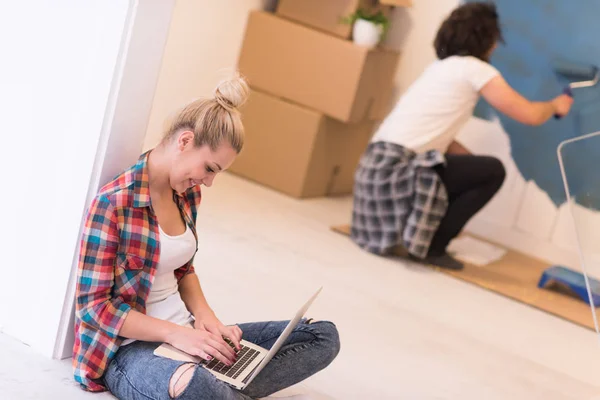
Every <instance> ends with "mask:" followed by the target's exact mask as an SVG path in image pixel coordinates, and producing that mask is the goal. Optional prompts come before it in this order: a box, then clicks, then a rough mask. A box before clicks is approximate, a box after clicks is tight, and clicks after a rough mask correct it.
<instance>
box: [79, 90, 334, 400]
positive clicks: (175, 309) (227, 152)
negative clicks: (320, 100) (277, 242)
mask: <svg viewBox="0 0 600 400" xmlns="http://www.w3.org/2000/svg"><path fill="white" fill-rule="evenodd" d="M247 94H248V87H247V85H246V83H245V82H244V80H242V79H241V78H236V79H233V80H231V81H225V82H223V83H222V84H220V85H219V86H218V88H217V89H216V92H215V97H214V98H211V99H201V100H197V101H194V102H192V103H190V104H188V105H187V106H186V107H184V108H183V109H182V110H181V111H180V112H179V113H178V115H177V116H176V117H175V118H174V121H173V123H172V124H171V126H170V128H169V129H168V131H167V132H166V133H165V136H164V138H163V140H162V142H161V143H160V144H159V145H158V146H157V147H156V148H155V149H153V150H151V151H149V152H147V153H144V154H142V155H141V157H140V158H139V160H138V161H137V163H136V164H135V165H133V166H131V168H129V169H128V170H126V171H125V172H123V173H122V174H121V175H119V176H118V177H117V178H115V179H114V180H113V181H112V182H109V183H108V184H106V185H105V186H104V187H103V188H102V189H101V190H100V192H99V193H98V195H97V196H96V198H95V199H94V200H93V202H92V204H91V207H90V209H89V211H88V214H87V220H86V223H85V229H84V232H83V238H82V245H81V254H80V259H79V268H78V276H77V289H76V298H77V299H76V300H77V301H76V308H77V313H76V324H75V346H74V351H73V353H74V354H73V366H74V374H75V380H76V381H77V382H79V383H80V384H81V386H82V387H83V388H84V389H87V390H90V391H103V390H106V389H108V390H110V391H111V392H112V393H113V394H114V395H115V396H116V397H118V398H119V399H122V400H142V399H144V400H146V399H173V398H177V399H180V400H186V399H193V400H201V399H238V400H242V399H251V398H257V397H264V396H267V395H269V394H271V393H274V392H277V391H279V390H281V389H283V388H286V387H288V386H291V385H293V384H295V383H297V382H300V381H302V380H304V379H306V378H308V377H309V376H311V375H313V374H314V373H316V372H317V371H319V370H321V369H323V368H325V367H326V366H327V365H329V363H331V361H333V359H334V358H335V357H336V355H337V354H338V351H339V346H340V344H339V337H338V332H337V329H336V327H335V325H334V324H332V323H331V322H310V321H308V320H302V321H301V322H300V323H299V324H298V325H297V326H296V328H294V330H293V331H292V333H291V334H290V336H289V337H288V339H287V341H286V342H285V343H284V345H283V347H281V349H280V350H279V351H278V352H277V354H276V355H275V357H274V358H273V359H272V360H271V361H270V362H269V363H268V364H267V365H266V366H265V368H264V369H263V370H262V371H261V372H260V373H259V374H258V375H257V377H256V379H254V380H253V381H252V382H251V383H250V384H249V385H248V387H246V388H245V389H244V390H243V391H237V390H235V389H233V388H232V387H230V386H228V385H227V384H226V383H224V382H223V381H221V380H217V379H216V378H215V377H214V376H213V375H212V373H211V372H210V371H208V370H207V369H205V368H203V367H201V366H200V365H198V364H195V363H186V362H183V361H175V360H172V359H170V358H163V357H158V356H155V355H154V354H153V352H154V350H155V349H156V348H157V347H158V346H160V345H161V344H162V343H168V344H170V345H172V346H174V347H175V348H177V349H179V350H181V351H183V352H186V353H188V354H191V355H194V356H197V357H200V358H202V359H205V360H209V361H210V360H212V359H216V360H219V361H220V362H222V363H223V364H225V365H227V366H231V365H232V363H233V362H235V361H236V358H237V355H236V351H235V350H234V349H233V348H232V347H230V345H229V344H228V343H227V342H226V341H225V340H224V338H225V339H228V341H229V342H232V343H233V344H234V346H235V348H237V349H238V350H239V348H240V347H239V342H240V340H241V339H244V340H247V341H249V342H252V343H255V344H257V345H259V346H261V347H263V348H266V349H269V348H271V346H273V344H274V343H275V340H276V339H277V338H278V337H279V336H280V335H281V333H282V332H283V330H284V329H285V327H286V325H287V323H288V321H277V322H253V323H247V324H241V325H233V326H225V325H224V324H223V323H222V322H221V321H220V320H219V318H217V316H216V315H215V313H214V312H213V310H212V309H211V308H210V306H209V305H208V302H207V300H206V299H205V297H204V294H203V292H202V288H201V286H200V281H199V280H198V276H197V275H196V273H195V272H194V267H193V265H192V261H193V260H194V258H195V260H196V262H198V261H199V263H200V265H203V264H204V263H203V262H202V254H198V255H196V250H197V247H198V237H197V234H196V228H197V227H196V215H197V209H198V207H199V205H200V187H201V186H202V185H204V186H207V187H210V186H211V185H212V183H213V180H214V179H215V176H216V175H217V174H218V173H219V172H221V171H224V170H226V169H227V168H228V167H229V166H230V165H231V164H232V163H233V161H234V159H235V157H236V156H237V154H238V153H239V152H240V151H241V149H242V145H243V142H244V130H243V126H242V121H241V117H240V113H239V111H238V110H237V108H238V106H239V105H241V104H242V103H243V102H244V101H245V99H246V96H247ZM240 201H243V200H240ZM224 295H227V296H235V293H224ZM239 300H240V304H242V303H243V300H244V299H239Z"/></svg>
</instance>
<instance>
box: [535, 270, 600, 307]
mask: <svg viewBox="0 0 600 400" xmlns="http://www.w3.org/2000/svg"><path fill="white" fill-rule="evenodd" d="M589 282H590V292H591V299H590V298H589V296H588V291H587V288H586V286H585V277H584V276H583V274H582V273H581V272H577V271H573V270H572V269H569V268H566V267H562V266H558V265H555V266H553V267H550V268H546V269H545V270H544V272H543V273H542V276H541V278H540V281H539V282H538V287H539V288H548V287H551V286H556V285H558V286H560V287H562V288H565V289H567V290H568V291H569V292H571V293H573V294H574V295H576V296H577V297H578V298H580V299H581V300H582V301H585V302H586V303H591V304H593V305H594V307H598V306H600V282H599V281H597V280H596V279H594V278H589Z"/></svg>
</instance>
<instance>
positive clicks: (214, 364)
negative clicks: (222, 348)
mask: <svg viewBox="0 0 600 400" xmlns="http://www.w3.org/2000/svg"><path fill="white" fill-rule="evenodd" d="M240 346H241V350H240V351H239V352H238V353H237V356H238V360H237V361H236V363H235V364H233V365H232V366H231V367H228V366H227V365H225V364H223V363H222V362H220V361H219V360H217V359H213V360H212V361H211V362H209V363H208V364H205V365H204V368H208V369H210V370H211V371H215V372H217V373H219V374H223V375H225V376H227V377H229V378H232V379H235V378H237V377H238V376H240V374H241V373H242V372H244V370H245V369H246V368H247V367H248V365H250V363H251V362H252V361H254V359H255V358H256V357H258V355H259V354H260V352H258V351H256V350H254V349H251V348H250V347H246V346H244V345H243V344H240Z"/></svg>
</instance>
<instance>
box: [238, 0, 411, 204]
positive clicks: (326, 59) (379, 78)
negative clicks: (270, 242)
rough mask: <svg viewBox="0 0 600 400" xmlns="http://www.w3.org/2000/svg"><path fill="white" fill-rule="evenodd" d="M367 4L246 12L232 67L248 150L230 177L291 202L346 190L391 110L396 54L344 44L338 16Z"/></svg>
mask: <svg viewBox="0 0 600 400" xmlns="http://www.w3.org/2000/svg"><path fill="white" fill-rule="evenodd" d="M373 3H374V1H373V0H371V1H367V0H280V2H279V5H278V9H277V13H276V14H272V13H267V12H261V11H256V12H253V13H251V14H250V16H249V20H248V25H247V28H246V35H245V38H244V43H243V46H242V50H241V54H240V58H239V69H240V71H241V73H242V74H243V75H244V76H246V78H247V79H248V81H249V82H250V85H251V87H252V93H251V95H250V99H249V101H248V103H247V104H246V105H245V106H244V108H243V109H242V115H243V120H244V126H245V128H246V144H245V147H244V150H243V152H242V154H240V156H239V157H238V159H237V160H236V162H235V163H234V164H233V166H232V167H231V171H232V172H234V173H236V174H238V175H241V176H244V177H246V178H249V179H251V180H254V181H256V182H259V183H261V184H264V185H266V186H269V187H271V188H274V189H276V190H279V191H281V192H283V193H286V194H289V195H291V196H294V197H316V196H326V195H338V194H348V193H351V192H352V184H353V175H354V171H355V169H356V166H357V164H358V161H359V159H360V156H361V154H362V153H363V152H364V150H365V149H366V147H367V145H368V142H369V140H370V138H371V136H372V134H373V129H374V126H375V122H376V121H378V120H381V119H382V118H383V117H385V115H386V113H387V112H388V110H389V108H390V100H391V93H392V89H393V80H394V75H395V70H396V65H397V63H398V57H399V55H398V53H397V52H394V51H390V50H384V49H372V50H369V49H367V48H364V47H360V46H357V45H355V44H354V43H352V42H351V41H350V40H348V38H349V37H350V32H351V27H350V26H347V25H343V24H340V18H341V17H344V16H346V15H349V14H351V13H352V12H354V11H356V9H358V8H360V7H363V8H364V7H368V6H371V7H375V6H376V7H382V9H383V10H384V12H389V7H387V6H380V5H378V4H373Z"/></svg>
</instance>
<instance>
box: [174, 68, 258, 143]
mask: <svg viewBox="0 0 600 400" xmlns="http://www.w3.org/2000/svg"><path fill="white" fill-rule="evenodd" d="M249 93H250V89H249V88H248V84H247V82H246V80H245V79H244V78H243V77H242V76H240V75H239V74H235V76H234V77H232V78H231V79H227V80H224V81H221V82H220V83H219V84H218V85H217V87H216V89H215V90H214V96H213V98H204V99H198V100H195V101H192V102H191V103H189V104H187V105H186V106H184V107H183V108H182V109H181V110H179V112H177V114H176V115H175V117H174V118H173V122H171V124H170V126H169V128H168V130H167V132H166V134H165V137H164V139H163V141H164V140H168V139H171V138H172V137H173V136H174V135H175V133H176V132H177V131H179V130H181V129H189V130H191V131H193V132H194V145H195V146H196V147H199V146H203V145H208V146H209V147H210V148H211V150H216V149H217V147H219V145H221V143H223V142H224V141H225V142H227V143H229V144H230V145H231V147H233V149H234V150H235V151H236V152H237V153H239V152H240V151H242V147H243V146H244V126H243V125H242V118H241V114H240V112H239V110H238V108H239V107H240V106H242V105H243V104H244V103H245V102H246V99H247V98H248V95H249Z"/></svg>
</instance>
